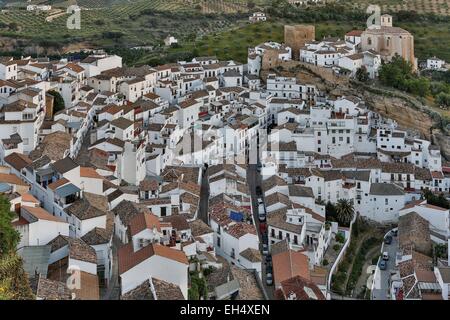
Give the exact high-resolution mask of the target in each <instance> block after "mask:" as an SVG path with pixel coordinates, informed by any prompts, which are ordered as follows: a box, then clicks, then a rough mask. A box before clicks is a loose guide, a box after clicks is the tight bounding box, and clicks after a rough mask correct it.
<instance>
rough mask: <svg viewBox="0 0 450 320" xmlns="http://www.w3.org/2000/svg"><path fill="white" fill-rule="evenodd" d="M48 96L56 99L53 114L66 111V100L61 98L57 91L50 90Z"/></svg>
mask: <svg viewBox="0 0 450 320" xmlns="http://www.w3.org/2000/svg"><path fill="white" fill-rule="evenodd" d="M48 94H50V95H52V96H53V97H54V100H53V114H55V113H57V112H58V111H61V110H64V108H65V104H64V99H63V97H62V96H61V94H60V93H59V92H57V91H54V90H50V91H48Z"/></svg>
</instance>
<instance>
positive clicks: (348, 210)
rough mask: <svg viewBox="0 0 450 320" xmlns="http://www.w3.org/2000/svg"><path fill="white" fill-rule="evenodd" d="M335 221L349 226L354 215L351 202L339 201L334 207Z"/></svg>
mask: <svg viewBox="0 0 450 320" xmlns="http://www.w3.org/2000/svg"><path fill="white" fill-rule="evenodd" d="M336 213H337V220H338V222H339V223H340V224H342V225H349V224H350V222H351V221H352V220H353V216H354V215H355V209H354V207H353V202H352V201H350V200H347V199H339V200H338V202H337V205H336Z"/></svg>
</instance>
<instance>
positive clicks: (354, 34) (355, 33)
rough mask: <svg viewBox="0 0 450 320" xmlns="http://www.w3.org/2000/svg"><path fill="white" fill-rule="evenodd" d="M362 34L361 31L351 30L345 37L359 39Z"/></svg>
mask: <svg viewBox="0 0 450 320" xmlns="http://www.w3.org/2000/svg"><path fill="white" fill-rule="evenodd" d="M362 33H363V31H362V30H352V31H350V32H347V33H346V34H345V35H346V36H349V37H360V36H361V34H362Z"/></svg>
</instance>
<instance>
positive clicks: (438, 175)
mask: <svg viewBox="0 0 450 320" xmlns="http://www.w3.org/2000/svg"><path fill="white" fill-rule="evenodd" d="M431 176H432V177H433V179H438V180H442V179H444V174H443V173H442V172H441V171H431Z"/></svg>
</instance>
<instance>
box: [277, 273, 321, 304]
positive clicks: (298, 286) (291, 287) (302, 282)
mask: <svg viewBox="0 0 450 320" xmlns="http://www.w3.org/2000/svg"><path fill="white" fill-rule="evenodd" d="M280 285H281V288H280V291H281V293H282V295H281V298H282V299H283V300H326V299H325V296H324V295H323V293H322V291H320V289H319V288H318V287H317V285H316V284H315V283H314V282H313V281H310V280H308V279H305V278H304V277H301V276H295V277H292V278H289V279H286V280H284V281H282V282H281V284H280ZM278 297H279V299H280V296H278Z"/></svg>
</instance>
